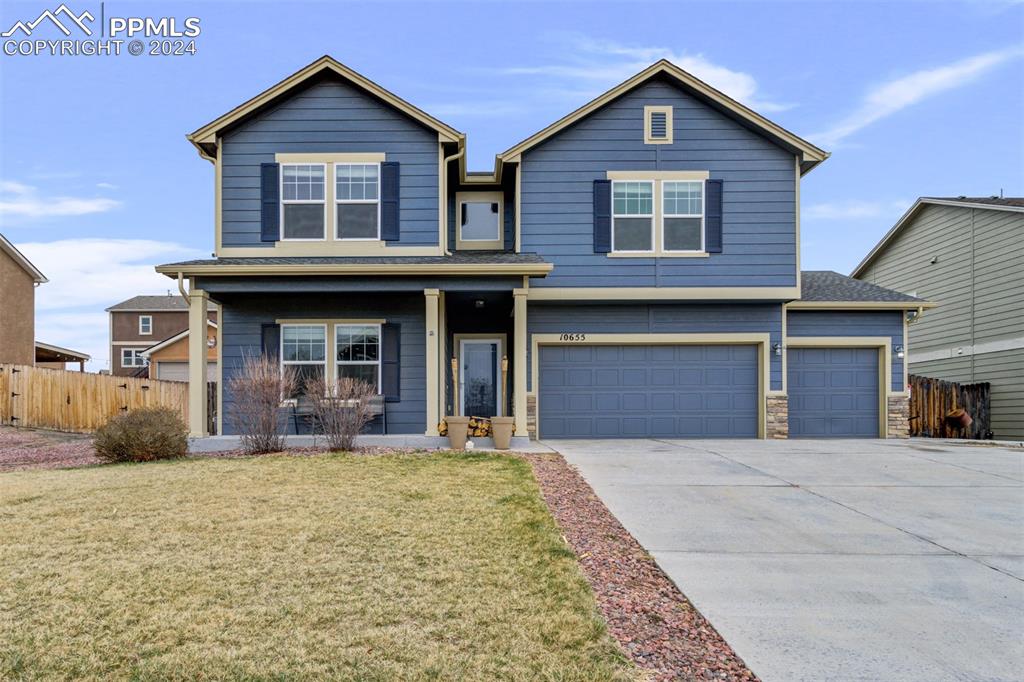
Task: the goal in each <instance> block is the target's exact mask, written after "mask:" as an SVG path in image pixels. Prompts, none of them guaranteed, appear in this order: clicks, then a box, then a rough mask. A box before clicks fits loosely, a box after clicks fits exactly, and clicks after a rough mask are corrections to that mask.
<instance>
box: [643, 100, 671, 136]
mask: <svg viewBox="0 0 1024 682" xmlns="http://www.w3.org/2000/svg"><path fill="white" fill-rule="evenodd" d="M644 143H645V144H672V107H671V106H646V107H644Z"/></svg>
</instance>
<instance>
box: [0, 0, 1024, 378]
mask: <svg viewBox="0 0 1024 682" xmlns="http://www.w3.org/2000/svg"><path fill="white" fill-rule="evenodd" d="M59 4H60V3H59V0H51V2H48V3H45V2H10V1H7V0H4V2H2V3H0V32H3V31H6V30H8V28H10V27H11V26H13V25H14V24H15V22H17V21H24V22H28V21H32V20H34V19H35V18H36V17H38V16H39V14H40V13H41V12H42V11H43V10H44V9H51V10H56V9H57V7H58V6H59ZM100 4H101V3H99V2H71V1H70V0H69V2H68V7H69V9H71V10H72V11H73V12H75V13H76V14H78V15H80V14H81V13H82V12H83V11H86V10H88V11H89V12H91V13H92V14H93V15H94V16H95V17H97V18H98V17H100V16H101V7H100ZM102 12H103V13H104V16H106V17H153V18H155V19H159V18H161V17H168V18H174V19H175V20H176V21H177V23H178V25H179V26H180V25H181V24H182V23H183V22H184V20H185V19H186V18H187V17H198V18H199V20H200V27H201V34H200V35H199V36H197V37H196V38H195V39H194V40H195V43H194V44H195V54H182V55H149V54H143V55H139V56H132V55H130V54H127V51H126V49H124V48H122V49H123V50H124V53H123V54H121V55H91V56H90V55H80V56H70V55H57V56H51V55H48V54H42V55H30V56H22V55H13V56H12V55H7V54H2V53H0V232H2V233H3V234H4V235H5V236H7V238H8V239H10V240H11V241H12V242H13V243H14V244H15V245H16V246H18V247H19V248H20V249H21V250H22V251H23V252H24V253H25V254H26V255H27V256H28V257H29V258H30V259H31V260H32V261H33V262H34V263H35V264H36V265H37V266H38V267H39V268H40V269H41V270H42V271H43V272H44V273H45V274H46V275H47V276H48V277H49V279H50V282H49V283H47V284H44V285H42V286H41V287H40V288H39V289H38V290H37V305H36V338H37V339H39V340H41V341H44V342H47V343H53V344H57V345H61V346H67V347H71V348H75V349H78V350H83V351H85V352H88V353H90V354H91V355H92V356H93V358H94V361H93V362H92V363H90V365H89V368H90V369H91V370H94V371H95V370H98V369H102V368H105V367H109V357H108V356H109V351H108V349H107V345H106V344H107V319H106V313H104V312H103V310H104V308H106V307H108V306H110V305H112V304H114V303H116V302H118V301H120V300H123V299H126V298H129V297H130V296H133V295H136V294H143V293H156V294H160V293H165V292H166V291H167V290H168V289H175V288H176V284H175V283H174V282H172V281H171V280H170V279H167V278H166V277H163V276H161V275H157V274H156V273H155V272H154V271H153V266H154V265H157V264H160V263H166V262H173V261H176V260H183V259H187V258H203V257H208V256H209V255H210V253H211V251H212V249H213V234H214V232H213V166H212V165H211V164H210V163H209V162H207V161H204V160H202V159H200V157H199V156H198V155H197V153H196V151H195V149H194V148H193V147H192V145H191V144H189V143H188V142H187V141H186V140H185V135H186V134H187V133H189V132H191V131H192V130H195V129H196V128H198V127H200V126H201V125H203V124H205V123H207V122H209V121H211V120H213V119H214V118H216V117H218V116H220V115H221V114H223V113H225V112H226V111H228V110H230V109H232V108H233V107H235V106H237V105H238V104H240V103H242V102H243V101H245V100H247V99H248V98H250V97H252V96H253V95H255V94H257V93H259V92H261V91H262V90H264V89H265V88H267V87H269V86H270V85H273V84H274V83H276V82H277V81H279V80H281V79H282V78H284V77H285V76H287V75H289V74H291V73H292V72H294V71H297V70H298V69H300V68H302V67H303V66H305V65H306V64H308V63H310V62H312V61H313V60H315V59H316V58H318V57H320V56H322V55H324V54H330V55H332V56H333V57H335V58H336V59H338V60H339V61H341V62H343V63H345V64H347V65H348V66H350V67H351V68H353V69H355V70H356V71H358V72H360V73H362V74H363V75H365V76H367V77H369V78H371V79H372V80H374V81H376V82H377V83H379V84H381V85H382V86H383V87H385V88H387V89H389V90H391V91H392V92H395V93H396V94H398V95H399V96H400V97H402V98H404V99H406V100H408V101H410V102H412V103H413V104H415V105H416V106H418V107H420V108H421V109H424V110H426V111H427V112H430V113H431V114H432V115H434V116H436V117H437V118H440V119H441V120H443V121H445V122H446V123H448V124H449V125H451V126H453V127H455V128H456V129H458V130H461V131H463V132H465V133H466V134H467V137H468V152H467V153H468V159H469V167H470V169H471V170H490V169H491V168H492V167H493V163H494V155H495V154H497V153H499V152H501V151H503V150H505V149H507V148H509V147H511V146H512V145H514V144H515V143H517V142H519V141H520V140H522V139H524V138H526V137H528V136H529V135H531V134H533V133H534V132H536V131H538V130H540V129H541V128H543V127H545V126H547V125H548V124H549V123H551V122H553V121H555V120H557V119H559V118H561V117H562V116H564V115H565V114H567V113H569V112H570V111H572V110H574V109H576V108H577V107H579V106H581V105H582V104H584V103H586V102H587V101H589V100H590V99H592V98H594V97H596V96H597V95H599V94H601V93H602V92H604V91H605V90H607V89H609V88H611V87H613V86H614V85H616V84H618V83H619V82H621V81H623V80H625V79H627V78H628V77H630V76H632V75H633V74H635V73H637V72H638V71H640V70H642V69H643V68H645V67H646V66H648V65H649V64H650V63H652V62H654V61H656V60H658V59H661V58H667V59H670V60H671V61H673V62H675V63H676V64H678V65H679V66H681V67H682V68H684V69H686V70H688V71H690V72H691V73H693V74H694V75H696V76H697V77H698V78H701V79H703V80H705V81H707V82H708V83H710V84H711V85H713V86H715V87H717V88H719V89H720V90H723V91H724V92H726V93H727V94H729V95H731V96H732V97H734V98H735V99H738V100H740V101H741V102H743V103H745V104H746V105H748V106H750V107H751V108H753V109H755V110H757V111H758V112H760V113H761V114H763V115H765V116H767V117H768V118H769V119H771V120H773V121H775V122H776V123H778V124H780V125H782V126H783V127H785V128H787V129H789V130H790V131H793V132H794V133H796V134H797V135H800V136H801V137H804V138H805V139H807V140H809V141H811V142H813V143H815V144H817V145H818V146H821V147H823V148H825V149H827V150H828V151H830V152H832V157H831V158H830V159H829V160H828V161H826V162H825V163H824V164H822V165H821V166H820V167H818V168H816V169H815V170H814V171H813V172H812V173H810V174H809V175H807V176H806V177H805V178H804V181H803V184H802V189H801V200H802V213H801V217H802V224H801V239H802V263H801V265H802V267H803V268H804V269H828V270H837V271H839V272H842V273H848V272H849V271H850V270H851V269H852V268H853V267H854V266H855V265H856V264H857V263H858V262H859V261H860V259H861V258H862V257H863V256H864V255H865V254H866V253H867V252H868V251H869V250H870V248H871V247H872V246H873V245H874V244H875V243H876V242H877V240H878V239H879V238H880V237H881V236H882V235H883V234H884V233H885V232H886V231H887V230H888V229H889V228H890V227H891V226H892V225H893V224H894V223H895V222H896V221H897V220H898V219H899V217H900V215H902V214H903V212H904V211H906V210H907V209H908V208H909V207H910V205H911V204H912V203H913V201H914V199H916V198H917V197H919V196H958V195H980V196H988V195H993V194H996V195H997V194H999V193H1000V192H1003V193H1005V195H1006V196H1022V195H1024V2H1022V1H1021V0H1003V1H998V2H968V3H955V2H889V3H868V2H845V3H844V2H787V3H778V2H757V3H738V2H715V3H706V4H705V3H691V2H687V3H683V2H667V3H654V4H644V3H639V2H618V3H606V4H601V3H579V2H575V3H564V4H559V3H552V2H544V3H511V2H504V3H499V2H473V3H436V2H426V1H422V2H417V3H415V4H401V3H370V2H362V3H341V2H330V3H326V2H324V3H299V2H287V3H285V2H251V1H250V2H192V3H177V2H161V1H159V0H154V1H150V2H119V1H117V0H112V1H110V2H106V3H104V5H103V7H102ZM97 25H98V22H97ZM36 31H37V32H36V33H35V34H34V35H33V38H40V37H44V38H50V39H57V38H62V37H63V36H62V35H61V34H60V33H58V32H57V29H56V28H54V27H52V26H49V25H46V26H44V25H40V27H39V28H38V29H36ZM19 35H20V34H19ZM72 37H82V36H80V35H75V36H72ZM6 40H9V38H0V43H3V42H4V41H6ZM125 40H126V41H127V39H125ZM144 43H145V44H148V41H145V40H144Z"/></svg>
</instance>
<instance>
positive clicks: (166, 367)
mask: <svg viewBox="0 0 1024 682" xmlns="http://www.w3.org/2000/svg"><path fill="white" fill-rule="evenodd" d="M156 378H157V379H163V380H164V381H188V363H187V362H158V363H156ZM206 380H207V381H216V380H217V363H216V362H210V363H207V365H206Z"/></svg>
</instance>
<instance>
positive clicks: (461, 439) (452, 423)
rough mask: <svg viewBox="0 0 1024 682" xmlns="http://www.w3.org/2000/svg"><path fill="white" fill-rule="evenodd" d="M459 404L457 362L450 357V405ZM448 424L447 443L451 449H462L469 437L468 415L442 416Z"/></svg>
mask: <svg viewBox="0 0 1024 682" xmlns="http://www.w3.org/2000/svg"><path fill="white" fill-rule="evenodd" d="M458 404H459V363H458V361H457V360H456V359H455V358H452V405H458ZM444 421H445V423H446V424H447V425H448V445H449V446H451V449H452V450H464V449H465V448H466V439H467V438H468V437H469V417H460V416H458V415H448V416H446V417H445V418H444Z"/></svg>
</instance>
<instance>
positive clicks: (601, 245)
mask: <svg viewBox="0 0 1024 682" xmlns="http://www.w3.org/2000/svg"><path fill="white" fill-rule="evenodd" d="M611 250H612V181H611V180H594V253H609V252H610V251H611Z"/></svg>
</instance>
